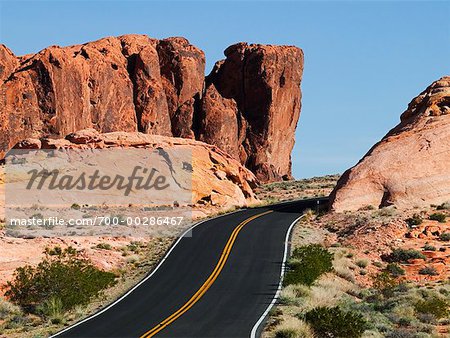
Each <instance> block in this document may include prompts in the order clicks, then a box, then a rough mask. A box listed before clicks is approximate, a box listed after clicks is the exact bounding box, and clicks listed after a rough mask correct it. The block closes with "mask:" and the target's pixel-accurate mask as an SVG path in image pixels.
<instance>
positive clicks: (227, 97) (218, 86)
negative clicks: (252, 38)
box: [199, 43, 303, 182]
mask: <svg viewBox="0 0 450 338" xmlns="http://www.w3.org/2000/svg"><path fill="white" fill-rule="evenodd" d="M225 56H226V59H225V60H222V61H219V62H217V63H216V65H215V67H214V69H213V70H212V72H211V74H210V75H209V76H208V77H207V79H206V90H205V95H204V98H203V102H202V115H201V118H200V121H201V122H200V127H199V130H200V132H199V138H200V139H201V140H204V141H205V142H208V143H211V144H217V145H218V146H219V147H222V148H224V149H225V150H226V151H228V152H229V153H230V154H231V155H232V156H233V157H234V158H236V159H240V161H241V163H244V164H245V165H246V166H247V167H248V168H250V169H251V170H252V171H253V172H254V173H256V175H257V177H258V179H260V180H261V181H264V182H267V181H277V180H281V179H289V178H291V152H292V148H293V146H294V137H295V135H294V134H295V129H296V127H297V122H298V119H299V116H300V108H301V91H300V82H301V79H302V72H303V52H302V50H301V49H299V48H297V47H293V46H271V45H253V44H251V45H248V44H246V43H238V44H235V45H233V46H230V47H228V48H227V49H226V50H225Z"/></svg>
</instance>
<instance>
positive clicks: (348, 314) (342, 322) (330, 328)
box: [305, 306, 367, 338]
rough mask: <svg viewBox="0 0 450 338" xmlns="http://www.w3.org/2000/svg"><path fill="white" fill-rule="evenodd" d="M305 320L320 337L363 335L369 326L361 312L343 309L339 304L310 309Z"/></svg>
mask: <svg viewBox="0 0 450 338" xmlns="http://www.w3.org/2000/svg"><path fill="white" fill-rule="evenodd" d="M305 321H306V322H307V323H309V324H310V325H311V327H312V329H313V330H314V332H315V333H316V335H317V336H319V337H330V338H331V337H336V338H338V337H342V338H353V337H361V336H362V334H363V332H364V331H365V329H366V327H367V323H366V321H365V320H364V318H363V316H362V315H361V314H359V313H356V312H353V311H343V310H341V309H340V308H339V307H338V306H335V307H331V308H330V307H318V308H315V309H313V310H311V311H308V312H307V313H306V314H305Z"/></svg>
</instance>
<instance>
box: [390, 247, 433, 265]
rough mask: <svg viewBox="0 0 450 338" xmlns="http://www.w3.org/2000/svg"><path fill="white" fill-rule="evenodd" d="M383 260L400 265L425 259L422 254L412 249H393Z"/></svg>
mask: <svg viewBox="0 0 450 338" xmlns="http://www.w3.org/2000/svg"><path fill="white" fill-rule="evenodd" d="M383 258H384V259H385V260H386V261H388V262H402V263H407V262H408V261H409V260H410V259H426V257H425V255H424V254H422V253H421V252H420V251H417V250H414V249H395V250H393V251H392V252H391V253H390V254H389V255H387V256H383Z"/></svg>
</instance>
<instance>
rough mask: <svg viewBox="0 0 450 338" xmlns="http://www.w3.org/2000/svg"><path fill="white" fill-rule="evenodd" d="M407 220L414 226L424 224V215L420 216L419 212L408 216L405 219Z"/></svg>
mask: <svg viewBox="0 0 450 338" xmlns="http://www.w3.org/2000/svg"><path fill="white" fill-rule="evenodd" d="M405 222H406V223H407V224H408V225H409V226H410V227H412V226H414V225H420V224H422V222H423V220H422V217H420V216H419V215H417V214H414V215H413V217H410V218H407V219H405Z"/></svg>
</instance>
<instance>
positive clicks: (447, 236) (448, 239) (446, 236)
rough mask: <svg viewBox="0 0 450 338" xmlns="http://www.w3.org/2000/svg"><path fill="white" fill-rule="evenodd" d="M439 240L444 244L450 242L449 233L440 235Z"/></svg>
mask: <svg viewBox="0 0 450 338" xmlns="http://www.w3.org/2000/svg"><path fill="white" fill-rule="evenodd" d="M439 239H440V240H441V241H444V242H448V241H450V232H444V233H442V234H440V236H439Z"/></svg>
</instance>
